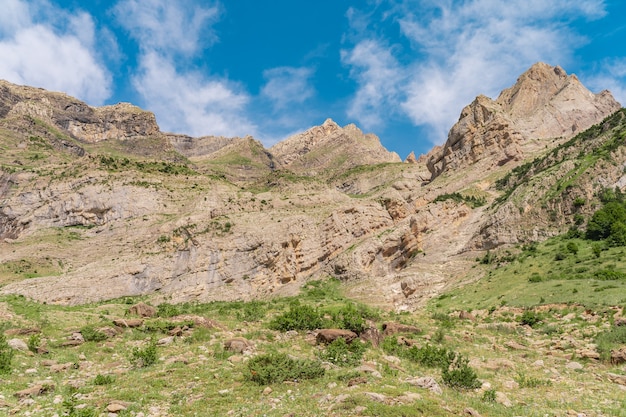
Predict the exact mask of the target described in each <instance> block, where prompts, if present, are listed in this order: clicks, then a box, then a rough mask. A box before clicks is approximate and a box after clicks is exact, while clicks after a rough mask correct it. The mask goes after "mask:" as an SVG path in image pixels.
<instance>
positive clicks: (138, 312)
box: [128, 303, 157, 317]
mask: <svg viewBox="0 0 626 417" xmlns="http://www.w3.org/2000/svg"><path fill="white" fill-rule="evenodd" d="M156 313H157V310H156V308H154V307H152V306H149V305H148V304H146V303H139V304H135V305H134V306H132V307H131V308H129V309H128V314H131V315H133V316H139V317H154V316H156Z"/></svg>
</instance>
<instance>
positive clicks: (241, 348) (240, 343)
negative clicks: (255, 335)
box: [224, 337, 254, 353]
mask: <svg viewBox="0 0 626 417" xmlns="http://www.w3.org/2000/svg"><path fill="white" fill-rule="evenodd" d="M253 347H254V345H253V344H252V342H251V341H249V340H248V339H245V338H243V337H233V338H232V339H228V340H227V341H225V342H224V349H226V350H228V351H230V352H235V353H244V352H245V351H247V350H250V349H252V348H253Z"/></svg>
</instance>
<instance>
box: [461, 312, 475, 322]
mask: <svg viewBox="0 0 626 417" xmlns="http://www.w3.org/2000/svg"><path fill="white" fill-rule="evenodd" d="M459 319H461V320H470V321H476V317H474V315H473V314H472V313H470V312H467V311H464V310H462V311H461V312H460V313H459Z"/></svg>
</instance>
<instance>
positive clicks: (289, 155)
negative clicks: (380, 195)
mask: <svg viewBox="0 0 626 417" xmlns="http://www.w3.org/2000/svg"><path fill="white" fill-rule="evenodd" d="M270 152H271V153H272V154H273V155H274V157H275V158H276V160H277V161H278V162H279V163H280V164H281V166H282V167H284V168H285V169H289V170H291V171H293V172H296V173H299V174H305V175H316V174H318V173H320V172H323V171H325V170H333V171H337V170H339V169H344V170H345V169H348V168H351V167H354V166H358V165H368V164H379V163H384V162H400V161H401V160H400V157H399V156H398V154H396V153H395V152H389V151H387V150H386V149H385V148H384V147H383V146H382V145H381V143H380V139H379V138H378V137H377V136H375V135H373V134H363V132H362V131H361V130H360V129H359V128H357V127H356V126H355V125H353V124H350V125H347V126H345V127H343V128H342V127H340V126H339V125H337V124H336V123H335V122H334V121H332V120H331V119H327V120H326V121H325V122H324V123H323V124H322V125H321V126H316V127H312V128H311V129H309V130H307V131H306V132H303V133H300V134H297V135H295V136H292V137H290V138H288V139H285V140H284V141H282V142H279V143H277V144H276V145H274V146H272V147H271V148H270Z"/></svg>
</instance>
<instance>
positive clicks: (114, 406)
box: [107, 401, 128, 414]
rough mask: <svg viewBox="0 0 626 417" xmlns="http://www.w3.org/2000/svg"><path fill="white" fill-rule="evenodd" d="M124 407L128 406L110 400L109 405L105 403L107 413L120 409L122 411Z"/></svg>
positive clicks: (115, 412) (116, 411)
mask: <svg viewBox="0 0 626 417" xmlns="http://www.w3.org/2000/svg"><path fill="white" fill-rule="evenodd" d="M126 408H128V407H127V406H126V405H124V404H123V403H120V402H117V401H116V402H112V403H110V404H109V405H107V411H108V412H109V413H114V414H117V413H119V412H120V411H124V410H126Z"/></svg>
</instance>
